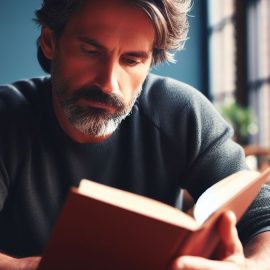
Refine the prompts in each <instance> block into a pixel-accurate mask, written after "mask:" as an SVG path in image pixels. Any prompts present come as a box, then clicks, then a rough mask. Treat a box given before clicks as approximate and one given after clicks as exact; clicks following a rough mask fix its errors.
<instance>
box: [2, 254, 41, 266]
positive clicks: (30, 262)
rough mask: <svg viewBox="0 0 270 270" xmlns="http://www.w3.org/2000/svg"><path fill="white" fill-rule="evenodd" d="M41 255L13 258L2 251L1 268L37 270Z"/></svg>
mask: <svg viewBox="0 0 270 270" xmlns="http://www.w3.org/2000/svg"><path fill="white" fill-rule="evenodd" d="M40 259H41V257H27V258H21V259H17V258H13V257H10V256H7V255H5V254H3V253H0V270H35V269H37V267H38V265H39V262H40Z"/></svg>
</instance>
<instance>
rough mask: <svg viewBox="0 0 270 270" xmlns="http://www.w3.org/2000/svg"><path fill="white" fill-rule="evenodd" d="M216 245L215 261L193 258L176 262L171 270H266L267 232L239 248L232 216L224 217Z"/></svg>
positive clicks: (269, 252) (269, 254)
mask: <svg viewBox="0 0 270 270" xmlns="http://www.w3.org/2000/svg"><path fill="white" fill-rule="evenodd" d="M218 226H219V227H218V229H219V236H220V244H219V246H218V248H217V251H218V252H217V254H216V256H217V258H218V259H217V260H210V259H205V258H200V257H193V256H182V257H179V258H177V259H176V260H175V261H174V262H173V265H172V267H171V270H180V269H184V270H199V269H200V270H217V269H220V270H254V269H260V270H267V269H270V268H269V265H270V232H264V233H261V234H259V235H257V236H256V237H254V238H253V239H252V240H250V241H249V242H248V243H247V244H246V245H245V246H244V247H243V246H242V244H241V242H240V240H239V237H238V233H237V229H236V219H235V216H234V214H233V213H231V212H227V213H225V214H224V215H223V216H222V218H221V220H220V223H219V225H218Z"/></svg>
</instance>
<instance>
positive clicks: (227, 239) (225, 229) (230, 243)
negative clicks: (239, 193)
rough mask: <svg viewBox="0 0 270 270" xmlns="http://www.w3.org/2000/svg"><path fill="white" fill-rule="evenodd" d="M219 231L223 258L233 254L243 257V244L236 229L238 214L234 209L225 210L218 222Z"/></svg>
mask: <svg viewBox="0 0 270 270" xmlns="http://www.w3.org/2000/svg"><path fill="white" fill-rule="evenodd" d="M218 232H219V235H220V240H221V246H220V247H221V249H222V251H221V254H220V255H219V256H221V257H223V259H225V258H227V259H229V257H232V256H241V257H243V254H244V252H243V246H242V243H241V241H240V239H239V237H238V232H237V229H236V216H235V214H234V213H233V212H232V211H227V212H225V213H224V214H223V215H222V216H221V218H220V222H219V224H218Z"/></svg>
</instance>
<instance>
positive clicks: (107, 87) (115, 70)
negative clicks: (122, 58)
mask: <svg viewBox="0 0 270 270" xmlns="http://www.w3.org/2000/svg"><path fill="white" fill-rule="evenodd" d="M119 73H120V71H119V67H118V63H117V61H116V60H113V59H108V60H106V61H103V63H100V66H99V68H98V70H97V76H96V80H95V81H96V85H97V86H98V87H99V88H100V89H101V90H102V91H103V92H104V93H108V94H110V93H117V92H119V75H120V74H119Z"/></svg>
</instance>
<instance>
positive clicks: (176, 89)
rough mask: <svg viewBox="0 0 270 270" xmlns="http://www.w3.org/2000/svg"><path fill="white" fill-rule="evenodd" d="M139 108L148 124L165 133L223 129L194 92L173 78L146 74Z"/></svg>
mask: <svg viewBox="0 0 270 270" xmlns="http://www.w3.org/2000/svg"><path fill="white" fill-rule="evenodd" d="M139 106H141V110H142V111H143V112H144V114H145V115H146V116H147V117H148V118H149V119H151V121H152V122H153V123H154V124H155V125H156V126H158V127H159V128H160V129H162V130H163V131H165V132H168V133H169V134H174V135H177V134H183V131H185V132H188V131H191V130H193V131H195V129H196V132H201V131H203V130H205V129H207V128H211V126H213V125H214V126H215V128H216V131H218V129H220V131H221V130H224V128H226V127H227V125H226V123H225V121H224V120H223V118H222V117H221V116H220V114H219V113H218V112H217V110H216V109H215V108H214V106H213V105H212V104H211V102H210V101H209V100H208V99H207V98H206V97H205V96H204V95H203V94H202V93H200V92H199V91H198V90H197V89H195V88H193V87H192V86H190V85H188V84H185V83H183V82H180V81H177V80H175V79H171V78H166V77H160V76H156V75H153V74H150V75H149V76H148V77H147V79H146V80H145V83H144V85H143V91H142V95H141V97H140V100H139Z"/></svg>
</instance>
